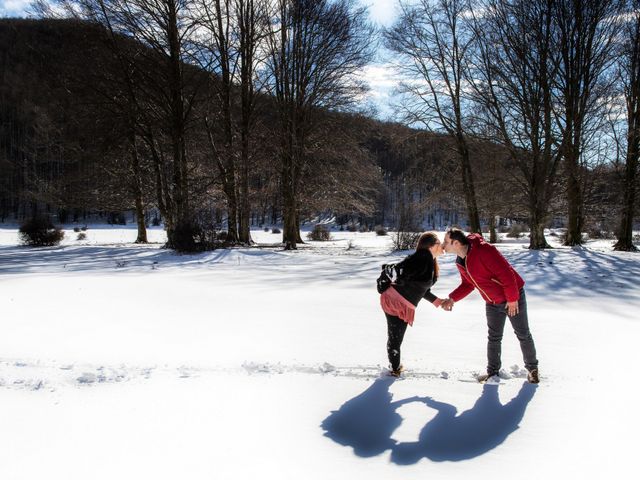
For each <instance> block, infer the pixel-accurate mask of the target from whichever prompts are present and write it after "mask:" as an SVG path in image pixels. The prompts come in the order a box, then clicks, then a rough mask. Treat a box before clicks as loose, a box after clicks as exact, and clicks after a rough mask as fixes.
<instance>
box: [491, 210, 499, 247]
mask: <svg viewBox="0 0 640 480" xmlns="http://www.w3.org/2000/svg"><path fill="white" fill-rule="evenodd" d="M489 243H498V234H497V232H496V216H495V215H490V216H489Z"/></svg>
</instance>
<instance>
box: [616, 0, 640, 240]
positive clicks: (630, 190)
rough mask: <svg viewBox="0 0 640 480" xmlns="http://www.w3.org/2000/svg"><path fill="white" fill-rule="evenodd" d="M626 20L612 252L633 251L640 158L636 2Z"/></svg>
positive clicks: (639, 31) (639, 48)
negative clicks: (623, 129)
mask: <svg viewBox="0 0 640 480" xmlns="http://www.w3.org/2000/svg"><path fill="white" fill-rule="evenodd" d="M629 7H630V9H629V10H630V11H629V12H628V20H627V23H626V25H625V28H624V30H623V42H622V52H621V55H620V57H619V58H620V61H619V70H620V73H621V78H622V81H623V85H624V97H625V100H626V107H627V108H626V111H627V138H626V162H625V175H624V182H623V190H624V199H623V202H622V215H621V217H620V227H619V229H618V232H617V234H618V239H617V242H616V244H615V245H614V249H615V250H623V251H636V250H637V248H636V247H635V246H634V245H633V219H634V214H635V202H636V195H637V185H638V165H639V164H640V162H639V161H638V159H639V157H640V1H638V0H630V2H629Z"/></svg>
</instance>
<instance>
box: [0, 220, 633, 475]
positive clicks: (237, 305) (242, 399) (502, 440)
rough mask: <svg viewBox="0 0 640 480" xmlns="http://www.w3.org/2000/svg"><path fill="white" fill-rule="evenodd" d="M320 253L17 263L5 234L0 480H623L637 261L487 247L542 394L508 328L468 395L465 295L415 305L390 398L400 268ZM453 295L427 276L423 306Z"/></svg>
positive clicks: (469, 324) (120, 236)
mask: <svg viewBox="0 0 640 480" xmlns="http://www.w3.org/2000/svg"><path fill="white" fill-rule="evenodd" d="M333 235H334V237H335V240H334V241H332V242H326V243H316V242H311V243H309V244H307V245H303V246H302V247H301V248H300V250H299V251H297V252H284V251H282V250H281V249H278V248H271V247H266V246H265V247H264V248H252V249H233V250H224V251H222V250H221V251H215V252H208V253H203V254H199V255H193V256H187V255H185V256H181V255H175V254H174V253H172V252H171V251H167V250H164V249H162V248H161V244H162V242H163V240H164V232H163V231H162V230H161V229H155V230H151V231H150V235H149V236H150V240H151V241H152V242H156V243H152V244H150V245H144V246H142V245H135V244H133V243H131V242H133V240H134V239H135V229H133V228H126V227H120V228H115V227H97V226H95V227H93V226H90V228H89V230H88V231H87V239H86V240H83V241H77V240H76V237H77V234H76V233H74V232H73V231H72V230H69V231H67V236H66V239H65V241H64V242H63V244H62V245H61V246H60V247H51V248H37V249H30V248H25V247H19V246H16V244H17V232H16V230H15V229H11V228H0V302H1V305H2V309H1V310H0V312H1V313H0V405H2V408H1V409H0V412H1V413H0V418H1V419H2V421H1V423H0V426H1V428H0V452H2V454H0V455H1V457H0V458H1V461H0V478H1V479H7V480H20V479H29V480H40V479H64V480H72V479H73V480H75V479H78V480H86V479H92V480H98V479H109V480H113V479H114V478H119V479H154V480H158V479H172V480H174V479H177V478H179V479H188V480H196V479H207V480H210V479H249V478H259V479H353V478H363V479H365V478H366V479H394V480H396V479H398V478H402V479H425V478H430V479H448V480H454V479H469V478H473V479H485V478H486V479H492V480H495V479H503V478H504V479H510V480H515V479H540V478H561V477H563V476H570V477H571V478H589V479H600V478H615V479H619V478H620V479H624V478H635V475H637V458H636V457H635V455H636V454H637V447H638V442H637V435H638V430H639V429H640V413H639V411H638V408H637V393H638V391H639V390H640V389H639V388H638V386H637V385H638V381H637V379H636V377H635V375H636V374H637V371H638V369H637V363H636V362H637V360H638V342H639V341H640V319H639V318H638V311H639V310H638V309H639V307H640V288H639V284H640V283H639V281H638V278H639V277H640V254H630V253H618V252H612V251H611V248H610V245H611V242H610V241H599V242H589V243H588V244H587V245H586V247H585V248H577V249H570V248H566V247H558V248H554V249H553V250H548V251H542V252H537V251H529V250H527V249H526V248H524V246H525V245H526V241H525V240H522V241H511V242H507V241H505V242H504V243H502V244H500V245H499V248H500V250H501V251H502V252H503V253H504V255H505V256H506V257H507V258H508V259H509V260H510V261H511V262H512V264H513V265H514V266H515V268H516V269H517V270H518V271H519V272H520V274H521V275H522V276H523V277H524V278H525V280H526V281H527V287H526V288H527V298H528V302H529V317H530V323H531V328H532V332H533V335H534V338H535V340H536V346H537V348H538V356H539V359H540V371H541V376H542V382H541V383H540V385H538V386H533V385H530V384H528V383H526V382H525V380H524V379H523V375H524V372H523V370H522V359H521V355H520V351H519V348H518V345H517V341H516V339H515V336H514V335H513V333H512V330H511V329H510V327H509V326H507V328H506V330H505V338H504V341H503V362H504V370H505V375H504V377H505V378H504V379H502V380H501V383H500V385H484V386H483V385H479V384H477V383H475V382H473V381H472V379H473V377H472V376H473V373H474V372H478V371H481V370H483V369H484V366H485V338H486V332H485V325H484V305H483V302H482V300H481V298H480V297H479V295H478V294H477V293H473V294H472V295H471V296H470V297H468V298H467V299H466V300H464V301H462V302H460V303H458V304H456V306H455V308H454V311H453V312H450V313H449V312H445V311H443V310H436V309H435V308H434V307H432V306H431V305H430V304H428V303H426V302H424V303H423V304H421V305H420V306H419V308H418V312H417V315H416V321H415V324H414V327H413V328H410V329H409V330H408V331H407V335H406V337H405V342H404V344H403V363H404V364H405V366H406V367H407V369H408V372H407V374H406V376H405V378H403V379H400V380H393V379H391V378H390V377H385V376H381V375H380V372H381V369H382V367H384V366H385V365H386V352H385V342H386V324H385V320H384V316H383V314H382V313H381V311H380V307H379V303H378V294H377V293H376V290H375V279H376V277H377V275H378V272H379V268H380V265H381V264H382V263H385V262H388V261H394V260H397V259H399V258H401V257H402V256H403V254H400V253H391V252H390V243H391V240H390V237H376V235H375V234H374V233H347V232H344V233H343V232H335V233H334V234H333ZM253 238H254V240H256V241H257V242H258V243H261V244H264V245H268V244H273V243H275V242H277V241H278V240H279V238H280V236H279V235H274V234H271V233H265V232H262V231H256V232H253ZM549 239H550V240H553V238H552V237H549ZM458 280H459V277H458V274H457V272H456V271H455V266H454V264H453V258H452V257H451V256H445V257H443V260H442V263H441V278H440V281H439V282H438V283H437V285H436V286H435V288H434V291H435V292H436V294H439V295H441V296H446V294H447V293H449V292H450V291H451V290H452V289H453V288H454V287H455V286H456V285H457V283H458Z"/></svg>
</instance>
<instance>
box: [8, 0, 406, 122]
mask: <svg viewBox="0 0 640 480" xmlns="http://www.w3.org/2000/svg"><path fill="white" fill-rule="evenodd" d="M31 1H32V0H0V17H21V16H26V15H27V13H26V11H27V9H28V7H29V4H30V3H31ZM358 1H359V3H361V4H362V5H365V6H367V7H369V15H370V17H371V20H372V21H373V22H374V23H375V24H376V25H378V26H379V27H389V26H391V24H392V23H393V21H394V19H395V17H396V15H395V4H396V1H397V0H358ZM364 76H365V77H366V78H367V80H368V82H369V86H370V88H371V91H370V92H369V94H368V103H369V104H371V105H373V106H374V107H375V108H376V110H377V115H378V116H379V117H380V118H382V119H392V117H393V111H392V107H391V106H390V105H391V103H392V101H393V95H394V92H393V90H394V87H395V83H396V78H395V77H396V75H395V74H394V71H393V69H392V67H390V66H389V64H388V62H387V61H386V60H385V59H384V52H383V50H382V49H381V55H380V58H378V59H377V60H376V61H375V63H373V64H371V65H370V66H368V67H367V68H366V69H365V71H364Z"/></svg>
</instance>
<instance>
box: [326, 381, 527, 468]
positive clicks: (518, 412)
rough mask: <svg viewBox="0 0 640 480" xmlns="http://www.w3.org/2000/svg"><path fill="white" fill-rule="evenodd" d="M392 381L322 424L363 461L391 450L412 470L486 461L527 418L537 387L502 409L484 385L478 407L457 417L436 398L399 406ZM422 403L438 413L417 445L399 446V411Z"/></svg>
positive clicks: (452, 408) (349, 403)
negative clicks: (422, 464)
mask: <svg viewBox="0 0 640 480" xmlns="http://www.w3.org/2000/svg"><path fill="white" fill-rule="evenodd" d="M393 381H394V379H393V378H379V379H377V380H376V381H375V382H373V384H372V385H371V386H370V387H369V388H368V389H367V390H365V391H364V392H363V393H361V394H360V395H358V396H357V397H354V398H352V399H351V400H348V401H347V402H345V403H344V404H343V405H342V406H341V407H340V408H339V409H338V410H335V411H332V412H331V414H330V415H329V416H328V417H327V418H326V419H325V420H324V421H323V422H322V424H321V427H322V429H323V430H324V431H325V434H324V435H325V436H326V437H328V438H330V439H332V440H333V441H334V442H337V443H339V444H341V445H345V446H351V447H353V451H354V453H355V454H356V455H358V456H360V457H373V456H375V455H379V454H381V453H383V452H384V451H386V450H391V462H393V463H395V464H398V465H411V464H414V463H417V462H418V461H420V459H421V458H428V459H430V460H432V461H436V462H441V461H460V460H468V459H471V458H474V457H477V456H479V455H482V454H484V453H486V452H488V451H490V450H492V449H494V448H495V447H497V446H498V445H500V444H501V443H503V442H504V441H505V440H506V438H507V437H508V436H509V435H510V434H511V433H512V432H514V431H515V430H517V429H518V425H519V423H520V421H521V420H522V418H523V417H524V412H525V410H526V408H527V405H528V404H529V402H530V401H531V399H532V398H533V395H534V394H535V391H536V388H537V386H536V385H532V384H530V383H528V382H526V381H525V382H524V383H523V385H522V388H520V391H519V392H518V394H517V395H516V397H514V398H513V399H512V400H511V401H509V402H508V403H506V404H504V405H503V404H501V403H500V399H499V397H498V386H497V385H489V384H485V385H484V387H483V389H482V395H481V396H480V398H478V400H477V401H476V403H475V404H474V405H473V407H472V408H471V409H469V410H466V411H464V412H462V413H461V414H460V415H457V409H456V407H455V406H453V405H450V404H448V403H444V402H438V401H436V400H434V399H433V398H431V397H418V396H415V397H411V398H406V399H403V400H399V401H396V402H393V401H392V397H393V395H392V394H391V392H390V391H389V387H390V386H391V384H392V383H393ZM413 402H422V403H424V404H425V405H427V406H428V407H429V408H433V409H435V410H436V411H437V414H436V416H435V417H434V418H433V419H432V420H430V421H429V422H427V423H426V424H425V426H424V427H423V428H422V431H421V432H420V435H419V438H418V441H416V442H402V443H398V442H396V441H395V440H393V439H392V438H391V436H392V435H393V432H394V431H395V430H396V428H398V427H399V426H400V424H401V423H402V417H401V416H400V414H398V413H397V412H396V410H397V409H398V408H399V407H401V406H402V405H406V404H409V403H413Z"/></svg>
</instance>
